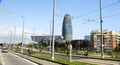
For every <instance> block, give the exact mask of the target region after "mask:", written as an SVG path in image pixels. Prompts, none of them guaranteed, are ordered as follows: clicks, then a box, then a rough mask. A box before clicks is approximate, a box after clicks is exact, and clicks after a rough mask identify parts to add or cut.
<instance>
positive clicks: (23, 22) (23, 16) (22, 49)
mask: <svg viewBox="0 0 120 65" xmlns="http://www.w3.org/2000/svg"><path fill="white" fill-rule="evenodd" d="M21 17H22V18H23V28H22V45H21V52H22V53H23V43H24V21H25V17H24V16H21Z"/></svg>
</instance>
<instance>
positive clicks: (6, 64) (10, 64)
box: [2, 52, 38, 65]
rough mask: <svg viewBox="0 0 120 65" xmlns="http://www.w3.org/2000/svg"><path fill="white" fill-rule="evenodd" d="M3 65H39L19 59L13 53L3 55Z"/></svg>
mask: <svg viewBox="0 0 120 65" xmlns="http://www.w3.org/2000/svg"><path fill="white" fill-rule="evenodd" d="M2 64H3V65H38V64H36V63H34V62H31V61H29V60H26V59H24V58H22V57H19V56H17V55H15V54H13V53H11V52H8V53H2Z"/></svg>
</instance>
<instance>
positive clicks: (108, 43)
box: [91, 29, 120, 51]
mask: <svg viewBox="0 0 120 65" xmlns="http://www.w3.org/2000/svg"><path fill="white" fill-rule="evenodd" d="M102 34H103V44H104V50H107V51H112V50H114V49H115V47H116V46H117V45H118V44H119V43H120V32H116V31H112V30H108V29H105V30H103V33H102ZM100 38H101V33H100V30H93V31H92V32H91V41H92V43H94V48H95V49H96V50H97V51H100V49H101V42H100Z"/></svg>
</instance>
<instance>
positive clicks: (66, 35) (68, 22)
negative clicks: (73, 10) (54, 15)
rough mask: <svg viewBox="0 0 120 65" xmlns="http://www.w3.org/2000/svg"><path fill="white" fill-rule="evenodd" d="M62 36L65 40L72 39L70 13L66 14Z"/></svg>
mask: <svg viewBox="0 0 120 65" xmlns="http://www.w3.org/2000/svg"><path fill="white" fill-rule="evenodd" d="M62 36H63V38H64V40H65V41H71V40H72V22H71V17H70V15H69V14H66V15H65V16H64V19H63V26H62Z"/></svg>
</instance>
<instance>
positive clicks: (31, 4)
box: [0, 0, 120, 42]
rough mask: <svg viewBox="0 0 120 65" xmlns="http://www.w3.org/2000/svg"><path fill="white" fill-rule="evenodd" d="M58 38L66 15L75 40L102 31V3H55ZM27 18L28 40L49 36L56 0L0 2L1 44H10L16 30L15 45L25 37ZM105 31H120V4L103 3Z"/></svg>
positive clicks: (71, 0)
mask: <svg viewBox="0 0 120 65" xmlns="http://www.w3.org/2000/svg"><path fill="white" fill-rule="evenodd" d="M55 10H56V16H55V32H54V33H55V35H61V34H62V22H63V17H64V15H65V14H70V15H71V17H72V26H73V39H83V38H84V36H85V35H90V32H91V31H92V30H99V29H100V23H99V22H100V20H99V18H100V15H99V12H100V11H99V0H56V8H55ZM21 16H24V22H25V24H24V28H25V39H27V40H28V39H29V41H30V36H31V35H33V29H34V33H35V35H49V34H50V23H51V22H52V17H53V0H1V3H0V24H1V25H0V30H1V32H0V42H7V41H9V38H10V31H12V39H13V34H14V26H16V41H18V42H20V41H21V39H22V38H21V37H22V25H23V17H21ZM102 17H103V29H109V30H114V31H120V25H119V24H120V0H102Z"/></svg>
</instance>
